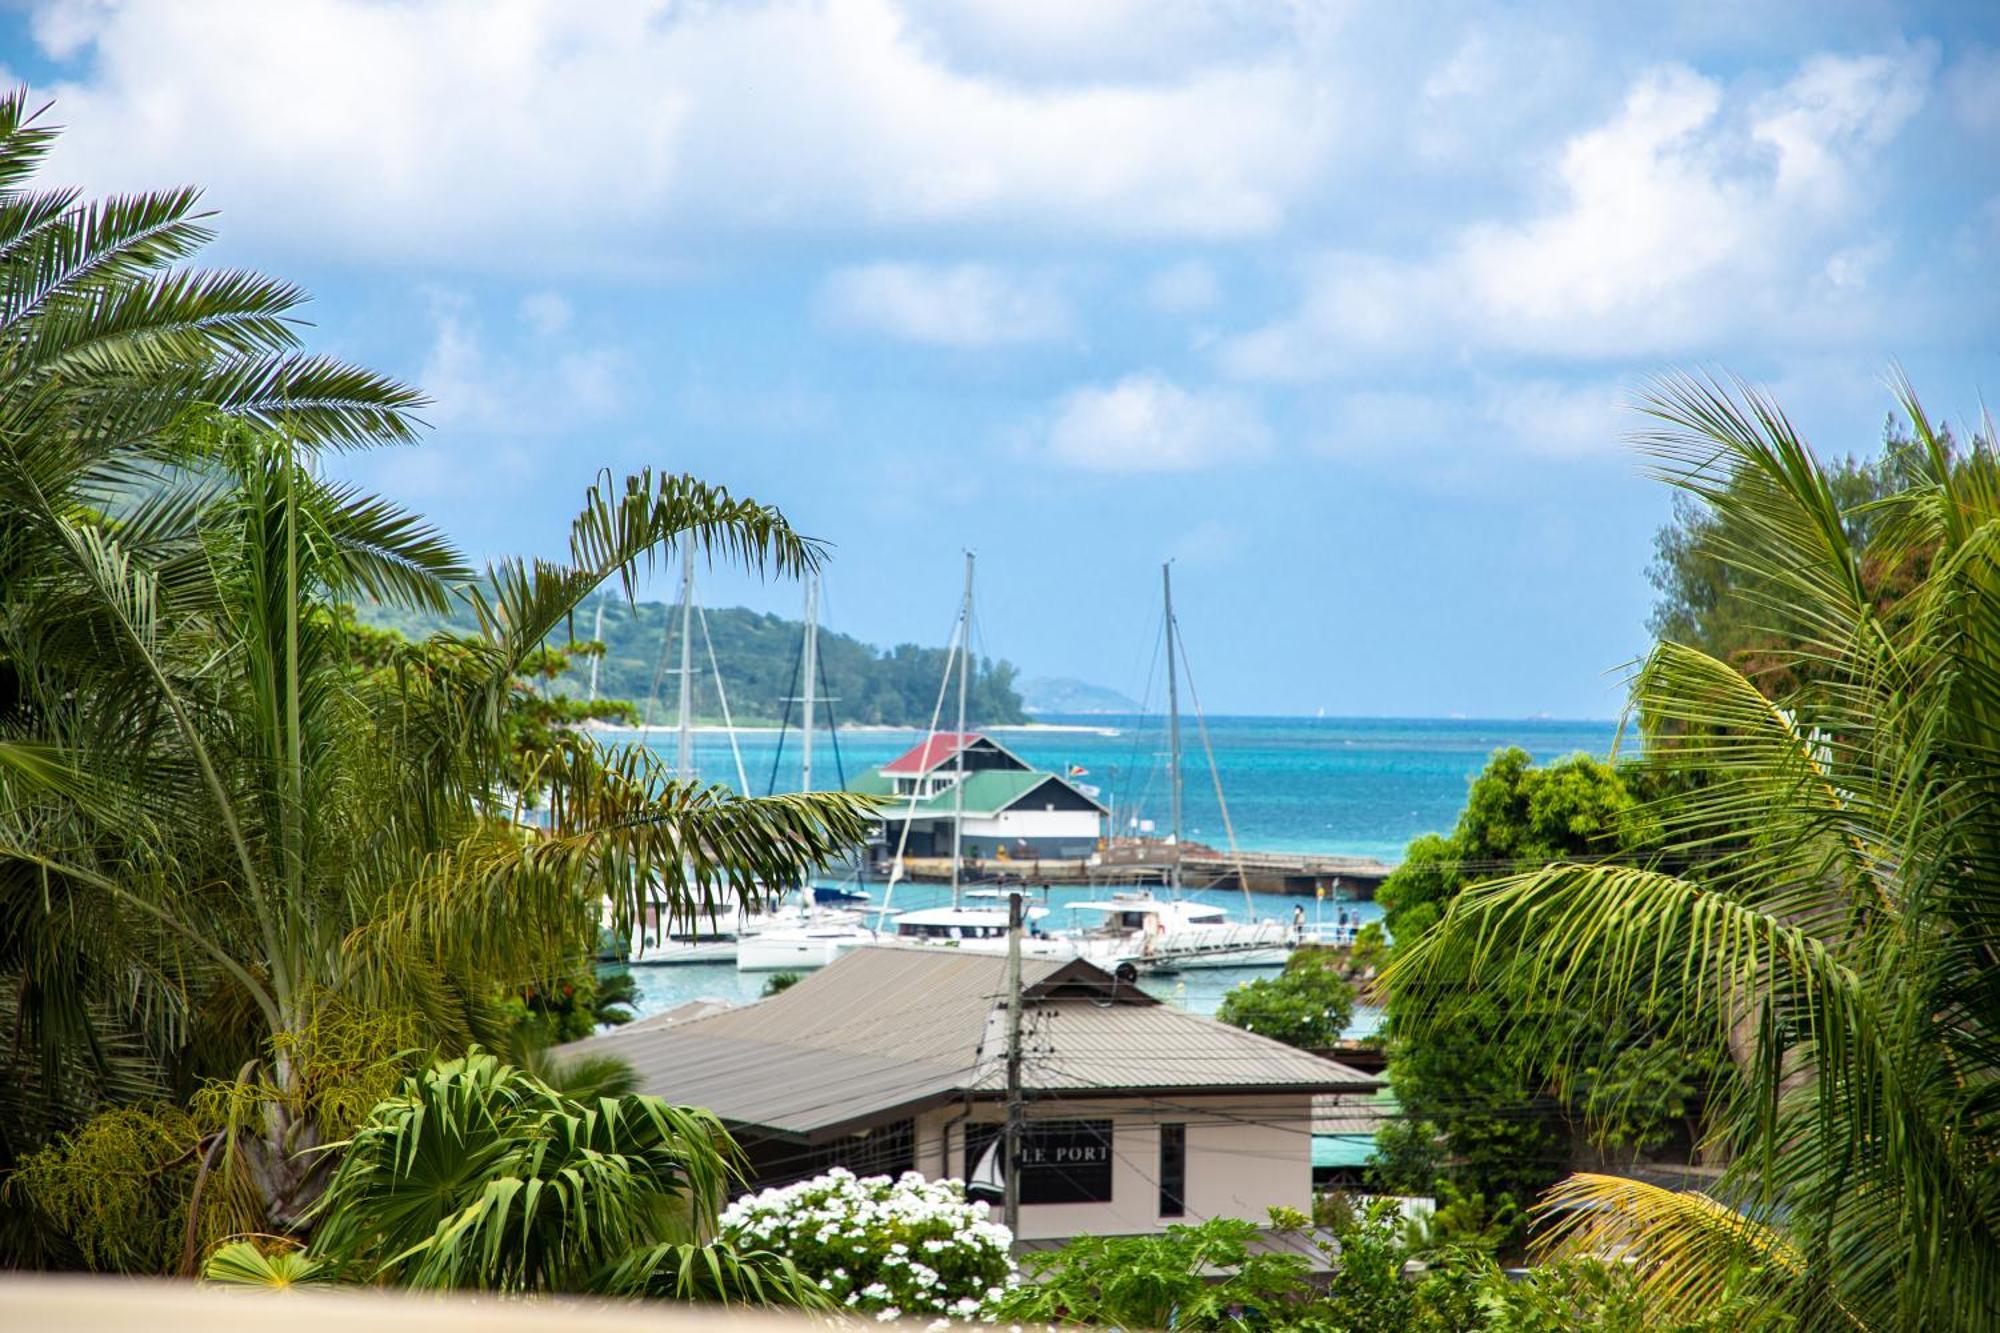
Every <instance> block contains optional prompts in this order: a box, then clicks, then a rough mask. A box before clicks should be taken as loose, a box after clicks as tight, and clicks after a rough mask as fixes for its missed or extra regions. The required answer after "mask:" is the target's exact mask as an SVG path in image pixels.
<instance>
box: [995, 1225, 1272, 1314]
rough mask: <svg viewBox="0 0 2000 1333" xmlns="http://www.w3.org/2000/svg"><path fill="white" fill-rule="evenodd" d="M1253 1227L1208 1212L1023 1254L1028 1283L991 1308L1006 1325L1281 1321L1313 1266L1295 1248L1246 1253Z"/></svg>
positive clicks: (1255, 1234)
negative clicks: (1202, 1217)
mask: <svg viewBox="0 0 2000 1333" xmlns="http://www.w3.org/2000/svg"><path fill="white" fill-rule="evenodd" d="M1300 1220H1301V1221H1303V1220H1304V1219H1303V1218H1301V1219H1300ZM1258 1232H1259V1228H1258V1226H1257V1224H1256V1223H1254V1222H1246V1221H1243V1220H1241V1219H1239V1218H1231V1217H1215V1218H1210V1219H1209V1220H1208V1221H1206V1222H1202V1223H1200V1224H1198V1225H1194V1224H1187V1225H1179V1226H1171V1227H1168V1228H1167V1229H1166V1230H1165V1231H1162V1232H1160V1233H1159V1234H1157V1235H1152V1236H1078V1237H1076V1238H1075V1239H1074V1240H1072V1241H1070V1242H1069V1243H1068V1244H1066V1245H1064V1246H1063V1247H1062V1248H1061V1249H1058V1250H1051V1251H1048V1252H1046V1253H1042V1254H1032V1255H1029V1256H1028V1259H1027V1267H1028V1273H1029V1280H1027V1281H1025V1282H1023V1283H1021V1284H1020V1285H1019V1286H1017V1287H1015V1288H1014V1289H1013V1290H1012V1291H1010V1292H1007V1293H1005V1294H1003V1295H1002V1296H1000V1298H999V1299H998V1300H996V1301H995V1302H994V1304H993V1307H992V1313H993V1316H994V1317H995V1318H996V1319H998V1320H1000V1321H1002V1322H1007V1323H1018V1324H1029V1323H1036V1324H1058V1325H1092V1326H1097V1327H1102V1328H1128V1329H1131V1328H1172V1329H1177V1330H1181V1329H1184V1330H1187V1331H1188V1333H1206V1331H1207V1330H1213V1329H1223V1328H1233V1327H1236V1326H1238V1325H1239V1324H1240V1323H1241V1322H1242V1312H1243V1311H1244V1310H1255V1311H1257V1312H1259V1315H1260V1316H1261V1317H1262V1319H1263V1320H1264V1321H1266V1322H1273V1323H1282V1322H1284V1321H1283V1320H1282V1319H1280V1318H1278V1314H1279V1312H1280V1311H1281V1310H1287V1309H1290V1308H1291V1307H1293V1306H1296V1305H1297V1304H1299V1303H1300V1302H1302V1301H1304V1300H1305V1299H1306V1298H1307V1296H1308V1294H1309V1292H1310V1290H1311V1287H1310V1283H1309V1280H1308V1273H1309V1270H1310V1265H1309V1264H1308V1262H1307V1261H1306V1259H1305V1258H1304V1257H1303V1256H1301V1255H1297V1254H1256V1253H1252V1249H1251V1246H1252V1242H1254V1241H1255V1240H1256V1239H1257V1237H1258Z"/></svg>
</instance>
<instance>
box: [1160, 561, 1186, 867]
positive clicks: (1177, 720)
mask: <svg viewBox="0 0 2000 1333" xmlns="http://www.w3.org/2000/svg"><path fill="white" fill-rule="evenodd" d="M1160 589H1161V591H1162V592H1164V593H1165V594H1166V613H1165V614H1166V617H1167V628H1166V639H1167V756H1168V757H1167V765H1168V771H1169V772H1170V773H1171V774H1172V775H1173V779H1174V780H1173V783H1172V787H1173V793H1174V824H1173V844H1174V853H1173V861H1172V863H1171V867H1170V869H1169V870H1168V871H1167V875H1168V879H1167V883H1168V885H1169V887H1170V888H1171V889H1172V891H1173V896H1174V897H1176V898H1178V897H1180V896H1181V694H1180V681H1179V678H1178V676H1177V675H1176V674H1175V669H1174V636H1175V630H1174V562H1173V561H1171V560H1169V561H1167V563H1165V564H1164V565H1161V566H1160Z"/></svg>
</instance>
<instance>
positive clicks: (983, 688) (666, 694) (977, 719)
mask: <svg viewBox="0 0 2000 1333" xmlns="http://www.w3.org/2000/svg"><path fill="white" fill-rule="evenodd" d="M598 609H599V605H598V603H595V602H593V603H591V604H589V605H587V606H585V607H583V608H581V609H580V610H579V611H578V613H577V615H576V617H575V620H574V621H573V622H571V623H570V624H568V625H565V626H564V628H563V629H562V630H561V631H559V633H558V636H557V637H558V640H562V639H565V638H566V637H567V636H568V635H569V633H570V632H571V629H574V631H575V632H576V634H578V635H579V636H584V637H581V638H579V640H578V643H579V644H580V645H585V646H588V647H589V649H590V652H591V653H592V654H593V655H595V656H596V658H597V686H598V694H599V696H600V697H610V698H617V699H629V700H631V701H632V702H633V703H634V704H635V705H636V707H637V710H638V714H639V716H640V717H642V718H643V719H644V720H645V721H647V722H649V723H652V724H656V725H657V724H660V723H665V722H670V721H672V720H673V715H674V707H675V702H676V698H677V689H678V685H677V683H676V681H675V677H674V676H673V675H672V674H671V673H672V672H673V671H675V670H676V669H677V668H678V664H679V661H680V620H681V617H680V608H679V607H678V606H677V605H675V604H673V603H669V602H638V603H636V604H628V603H627V602H626V601H625V600H623V599H622V598H619V597H615V596H613V597H609V598H605V599H603V601H602V609H603V612H604V623H603V627H602V630H601V631H599V630H598V626H597V611H598ZM362 614H363V618H364V619H366V620H367V621H369V622H370V623H372V624H376V625H380V626H383V627H385V628H393V629H397V630H400V631H401V632H403V633H405V634H411V635H416V636H419V637H421V636H422V635H425V634H429V633H432V632H435V631H436V630H438V629H441V628H450V627H451V626H453V625H454V624H456V625H457V626H458V627H459V628H461V629H463V628H469V627H470V617H469V616H468V615H465V614H463V613H461V614H460V615H458V616H456V617H439V616H435V615H430V614H427V613H426V614H413V613H411V612H408V611H405V610H401V609H399V608H395V607H390V606H382V605H376V606H370V607H367V608H364V610H363V613H362ZM600 632H601V635H602V637H601V638H599V639H597V640H595V641H593V640H591V639H590V638H588V637H587V636H589V635H591V634H593V633H600ZM804 633H805V626H804V624H803V623H802V622H800V621H797V620H790V619H787V618H785V617H783V616H776V615H769V614H764V613H760V612H756V611H751V610H749V609H747V608H745V607H740V606H739V607H720V608H716V609H714V610H710V609H707V608H700V616H699V618H698V619H697V620H696V622H695V626H694V636H693V642H692V652H691V655H692V659H693V662H694V666H695V680H694V712H695V714H696V716H697V717H699V718H700V719H701V720H702V721H704V722H717V721H720V720H721V719H722V701H721V699H720V698H719V697H718V696H717V694H716V690H715V683H714V672H715V670H719V671H720V672H721V674H722V679H723V684H724V688H725V689H726V690H727V691H728V695H729V699H728V702H729V710H730V715H731V717H732V718H734V719H735V720H736V721H738V722H754V723H764V724H768V723H773V722H777V721H779V720H780V719H781V718H783V717H785V716H786V714H787V711H788V707H787V703H786V701H787V700H788V699H794V700H795V699H797V698H799V697H800V696H801V695H802V694H803V693H804V690H803V687H802V686H801V685H800V683H799V681H798V679H797V675H798V671H799V649H800V644H801V642H802V639H803V636H804ZM711 646H712V647H713V649H714V654H715V656H714V659H713V661H712V662H711V659H710V657H709V649H710V647H711ZM600 650H601V651H600ZM950 657H951V654H950V653H949V652H947V651H946V650H945V649H943V648H925V647H919V646H918V645H916V644H910V643H905V644H898V645H896V646H895V647H893V648H888V649H881V648H875V647H873V646H871V645H869V644H866V643H863V642H862V641H861V640H859V639H856V638H854V637H853V636H851V635H847V634H841V633H838V632H836V631H833V630H830V629H828V628H826V627H825V626H822V627H821V628H820V636H819V663H820V672H821V675H822V677H823V679H822V681H821V690H820V694H821V697H822V698H826V699H830V700H832V703H831V704H830V705H822V706H821V708H820V713H819V717H820V720H821V721H822V722H824V721H825V720H826V718H827V717H828V716H829V715H830V716H831V717H832V718H833V719H834V720H835V721H836V722H843V723H845V722H852V723H856V724H859V725H865V726H900V727H922V726H925V725H927V724H928V723H929V722H930V721H931V713H932V710H933V709H934V708H935V707H936V705H937V699H938V684H939V682H940V681H942V680H943V679H944V673H945V668H946V666H947V664H948V662H949V660H950ZM589 674H590V666H589V664H588V662H587V661H581V660H579V661H577V662H575V663H574V664H573V665H570V666H569V667H568V669H567V670H563V671H558V672H555V673H553V674H551V675H550V677H549V680H548V686H547V692H548V693H549V694H551V695H560V696H566V697H567V698H569V699H572V700H575V699H578V698H580V697H582V696H585V695H587V694H588V686H587V681H588V679H589ZM1017 674H1018V673H1017V672H1016V670H1015V668H1014V665H1013V664H1012V663H1011V662H1007V661H1004V660H995V659H992V658H980V659H975V660H974V662H973V671H972V682H971V687H970V690H969V692H968V697H967V700H966V706H967V711H968V715H969V716H970V717H971V719H972V721H973V723H974V724H976V725H989V724H1006V723H1017V722H1024V721H1026V720H1027V713H1026V712H1024V711H1023V709H1022V705H1021V696H1020V693H1019V692H1018V691H1017V690H1016V689H1015V680H1016V678H1017ZM789 712H790V716H791V718H792V721H793V722H794V723H796V722H797V721H798V705H797V704H796V703H794V704H791V705H790V706H789Z"/></svg>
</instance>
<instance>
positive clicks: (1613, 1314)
mask: <svg viewBox="0 0 2000 1333" xmlns="http://www.w3.org/2000/svg"><path fill="white" fill-rule="evenodd" d="M1475 1300H1476V1303H1477V1305H1476V1309H1477V1315H1476V1319H1477V1322H1476V1324H1472V1325H1468V1327H1477V1328H1479V1329H1481V1330H1485V1331H1486V1333H1572V1331H1573V1330H1583V1329H1589V1330H1594V1331H1601V1333H1783V1330H1786V1329H1790V1328H1792V1327H1793V1326H1794V1325H1793V1321H1792V1320H1791V1318H1790V1317H1789V1316H1787V1315H1786V1314H1784V1313H1783V1312H1782V1311H1779V1310H1773V1309H1770V1308H1769V1307H1768V1306H1766V1305H1765V1304H1764V1303H1763V1302H1761V1301H1760V1300H1758V1299H1757V1297H1756V1296H1755V1295H1753V1294H1752V1293H1749V1292H1745V1291H1731V1292H1728V1293H1725V1294H1724V1295H1723V1296H1722V1297H1721V1298H1720V1299H1718V1300H1717V1301H1715V1302H1714V1303H1712V1304H1710V1305H1709V1306H1707V1308H1705V1309H1704V1310H1702V1311H1700V1312H1698V1313H1694V1314H1691V1315H1681V1314H1678V1313H1673V1312H1669V1311H1667V1310H1665V1309H1663V1308H1662V1303H1661V1302H1660V1301H1659V1300H1657V1299H1655V1298H1654V1297H1653V1296H1651V1295H1650V1294H1649V1293H1648V1292H1647V1291H1646V1289H1645V1286H1644V1285H1643V1283H1642V1281H1641V1279H1640V1274H1639V1272H1638V1271H1637V1270H1636V1269H1635V1268H1633V1267H1632V1266H1631V1265H1629V1264H1623V1263H1616V1262H1610V1261H1606V1260H1604V1259H1598V1258H1592V1257H1588V1256H1585V1257H1578V1258H1571V1259H1564V1260H1561V1261H1559V1262H1556V1263H1552V1264H1546V1265H1543V1266H1541V1267H1539V1268H1536V1269H1534V1270H1533V1271H1531V1272H1530V1273H1529V1275H1528V1276H1527V1277H1526V1278H1525V1279H1523V1280H1521V1281H1519V1282H1509V1281H1506V1280H1504V1279H1502V1280H1498V1281H1495V1280H1491V1279H1489V1280H1487V1281H1484V1282H1482V1283H1480V1284H1479V1287H1478V1291H1477V1293H1476V1296H1475Z"/></svg>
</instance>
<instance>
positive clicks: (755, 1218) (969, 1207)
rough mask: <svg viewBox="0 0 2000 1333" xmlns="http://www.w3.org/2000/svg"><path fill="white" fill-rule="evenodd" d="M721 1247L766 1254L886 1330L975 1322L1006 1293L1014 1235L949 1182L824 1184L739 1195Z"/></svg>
mask: <svg viewBox="0 0 2000 1333" xmlns="http://www.w3.org/2000/svg"><path fill="white" fill-rule="evenodd" d="M722 1233H723V1236H724V1238H725V1239H727V1240H729V1241H730V1242H731V1243H732V1244H734V1245H736V1246H737V1247H738V1248H740V1249H761V1250H772V1251H775V1252H777V1253H779V1254H782V1255H785V1256H787V1257H789V1258H790V1259H791V1261H792V1262H793V1263H794V1264H796V1265H798V1268H799V1271H800V1272H801V1273H803V1274H805V1275H806V1276H807V1277H809V1278H812V1279H814V1280H815V1281H817V1282H818V1283H819V1285H820V1289H821V1290H823V1291H825V1292H826V1293H827V1294H828V1295H830V1296H832V1297H833V1298H834V1300H835V1301H836V1302H838V1303H839V1304H841V1305H843V1306H845V1307H847V1308H848V1309H850V1310H854V1311H857V1312H866V1313H870V1314H873V1315H875V1317H876V1318H878V1319H881V1320H884V1321H888V1320H892V1319H897V1318H900V1317H901V1316H903V1315H905V1314H912V1315H919V1314H921V1315H949V1316H952V1317H954V1318H958V1319H975V1318H979V1317H981V1316H982V1314H983V1313H984V1311H985V1309H986V1307H987V1306H988V1305H989V1304H991V1303H992V1302H993V1301H995V1300H998V1299H999V1298H1000V1296H1001V1294H1002V1293H1003V1292H1004V1291H1005V1290H1006V1289H1007V1288H1008V1287H1011V1286H1013V1285H1014V1281H1015V1272H1014V1260H1013V1257H1012V1253H1011V1251H1012V1246H1013V1243H1014V1237H1013V1235H1012V1234H1011V1233H1010V1232H1009V1231H1008V1230H1007V1228H1006V1227H1003V1226H1001V1225H1000V1224H999V1223H997V1222H994V1221H992V1220H991V1219H990V1218H989V1217H988V1216H987V1208H986V1205H985V1204H983V1203H971V1202H968V1201H967V1200H966V1197H965V1189H964V1187H963V1186H962V1185H960V1184H959V1182H958V1181H956V1180H925V1179H924V1178H923V1177H922V1176H920V1175H918V1174H917V1173H916V1172H914V1171H908V1172H905V1173H904V1174H903V1176H902V1178H901V1179H899V1180H891V1179H890V1178H889V1177H887V1176H868V1177H858V1176H856V1175H855V1174H854V1173H853V1172H852V1171H848V1170H846V1169H844V1168H842V1167H835V1168H834V1169H833V1170H831V1171H829V1172H827V1173H826V1174H825V1175H823V1176H816V1177H814V1178H813V1179H811V1180H803V1181H800V1182H799V1183H798V1184H796V1185H787V1186H784V1187H783V1188H780V1189H768V1190H764V1191H762V1192H761V1193H758V1194H746V1195H744V1196H743V1197H742V1198H740V1199H738V1200H736V1202H734V1203H732V1204H730V1205H729V1207H728V1208H726V1209H724V1210H723V1213H722Z"/></svg>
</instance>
